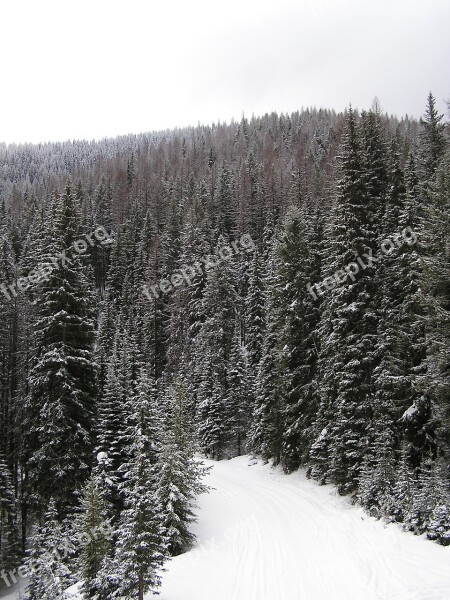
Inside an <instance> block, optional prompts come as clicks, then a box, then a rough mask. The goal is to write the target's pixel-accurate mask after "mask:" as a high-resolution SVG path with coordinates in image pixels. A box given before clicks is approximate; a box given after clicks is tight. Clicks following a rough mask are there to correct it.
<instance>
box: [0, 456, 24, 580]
mask: <svg viewBox="0 0 450 600" xmlns="http://www.w3.org/2000/svg"><path fill="white" fill-rule="evenodd" d="M20 554H21V553H20V544H19V532H18V529H17V507H16V498H15V496H14V488H13V483H12V477H11V473H10V471H9V468H8V466H7V465H6V462H5V460H4V458H3V456H2V454H0V569H2V570H3V569H4V570H5V571H12V570H13V569H15V568H16V567H17V565H18V563H19V560H20Z"/></svg>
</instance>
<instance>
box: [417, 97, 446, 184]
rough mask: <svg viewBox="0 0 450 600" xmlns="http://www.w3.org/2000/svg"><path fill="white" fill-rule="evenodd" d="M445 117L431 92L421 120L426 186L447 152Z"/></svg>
mask: <svg viewBox="0 0 450 600" xmlns="http://www.w3.org/2000/svg"><path fill="white" fill-rule="evenodd" d="M442 119H443V115H440V114H439V111H438V110H437V108H436V99H435V98H434V96H433V94H432V93H431V92H430V93H429V94H428V98H427V106H426V110H425V114H424V115H423V117H422V119H421V120H420V124H421V125H422V130H421V132H420V146H419V147H420V171H421V179H422V181H423V183H424V184H426V183H428V182H429V181H430V180H431V178H432V177H433V175H434V173H435V171H436V169H437V168H438V166H439V163H440V161H441V160H442V158H443V156H444V152H445V145H446V141H445V133H444V130H445V125H444V124H443V123H442V122H441V121H442Z"/></svg>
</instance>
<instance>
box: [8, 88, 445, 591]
mask: <svg viewBox="0 0 450 600" xmlns="http://www.w3.org/2000/svg"><path fill="white" fill-rule="evenodd" d="M244 455H250V456H251V457H253V458H254V459H256V460H259V461H262V462H264V463H269V464H271V465H275V466H278V468H279V469H282V470H283V471H284V472H285V473H286V476H287V474H291V473H294V472H296V471H298V470H299V469H300V470H303V471H304V473H305V475H306V477H307V478H310V479H311V481H313V482H316V483H317V485H325V484H332V485H333V486H335V488H336V490H337V494H338V495H342V496H343V497H347V498H348V499H349V501H350V502H351V503H353V504H355V505H357V506H359V507H363V508H364V510H365V511H366V514H367V518H375V519H379V520H384V521H385V522H391V523H396V524H397V525H398V526H400V527H401V528H403V529H404V530H405V533H402V535H404V536H411V537H414V536H422V537H425V538H428V539H429V540H430V541H429V542H427V544H429V545H433V544H438V545H441V546H448V545H450V470H449V465H450V135H449V128H448V118H447V117H446V116H445V115H442V114H440V112H439V110H438V109H437V108H436V102H435V98H434V97H433V95H432V94H431V93H430V95H429V96H428V98H424V102H423V116H422V118H421V119H415V118H411V117H408V116H403V117H401V116H398V117H395V116H389V115H387V114H385V113H384V112H383V111H382V110H381V108H380V106H379V103H378V101H376V100H375V101H374V103H373V105H372V107H371V108H370V109H367V110H363V111H358V110H356V109H354V108H352V107H351V106H349V107H348V108H347V109H346V111H345V112H344V113H337V112H335V111H333V110H325V109H320V110H319V109H308V110H306V109H303V110H301V111H298V112H294V113H292V114H286V113H281V114H276V113H272V114H265V115H264V116H253V117H252V118H246V117H242V118H241V119H240V120H236V121H231V123H228V124H223V123H217V124H212V125H208V126H207V125H198V126H197V127H189V128H185V129H176V130H167V131H161V132H158V133H147V134H139V135H127V136H122V137H117V138H107V139H103V140H101V141H92V142H87V141H78V142H58V143H42V144H35V145H32V144H19V145H17V144H9V145H6V144H0V577H1V579H0V583H1V584H2V585H3V584H6V585H10V583H11V581H14V582H15V580H17V579H18V578H20V577H22V578H24V579H25V578H26V581H27V586H26V590H25V592H24V595H23V598H24V599H26V600H62V599H63V598H65V597H66V596H65V595H64V593H65V590H66V589H68V588H70V587H71V586H73V585H74V584H79V585H80V594H81V596H80V597H82V598H83V599H85V600H88V599H89V600H114V599H123V600H124V599H130V600H131V599H138V600H142V599H143V598H144V596H145V595H147V594H152V593H153V592H155V593H157V592H158V589H159V588H160V585H161V579H162V578H163V577H164V570H165V568H166V565H167V564H168V563H169V562H170V559H171V557H177V556H180V555H181V554H183V553H185V552H186V551H187V550H189V549H190V548H192V546H193V545H194V544H195V535H194V533H193V532H192V525H193V524H194V523H195V521H196V519H197V518H198V517H197V513H196V502H197V498H198V497H199V495H203V494H208V493H209V492H210V489H209V487H208V485H207V479H205V475H206V474H207V473H208V471H209V469H210V467H208V464H209V462H210V460H214V461H228V460H230V459H233V458H235V457H239V456H244ZM283 477H284V475H283ZM361 597H363V596H361ZM296 598H297V596H296ZM230 600H232V599H230ZM248 600H256V598H249V599H248ZM259 600H264V599H263V598H259ZM286 600H290V599H286ZM306 600H315V599H314V598H308V599H306Z"/></svg>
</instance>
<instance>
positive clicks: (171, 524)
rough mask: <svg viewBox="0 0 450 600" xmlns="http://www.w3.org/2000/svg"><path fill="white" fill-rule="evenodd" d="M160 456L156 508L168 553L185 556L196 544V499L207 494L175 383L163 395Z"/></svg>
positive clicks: (181, 394)
mask: <svg viewBox="0 0 450 600" xmlns="http://www.w3.org/2000/svg"><path fill="white" fill-rule="evenodd" d="M164 410H165V419H164V428H163V437H162V444H161V453H160V455H159V461H158V465H157V468H156V469H157V479H158V493H157V495H158V504H159V506H160V507H161V511H162V524H163V529H164V538H165V541H166V544H167V549H168V552H169V554H170V555H171V556H177V555H178V554H182V553H183V552H186V551H187V550H188V549H189V548H190V546H191V545H192V543H193V542H194V540H195V536H194V535H193V534H192V533H191V531H190V530H189V526H190V525H191V524H192V523H193V522H195V520H196V518H195V514H194V512H193V509H194V507H195V497H196V496H197V495H198V494H200V493H202V492H204V491H206V489H207V488H206V487H205V486H204V485H203V484H202V482H201V479H202V477H203V475H204V474H205V469H204V468H203V466H202V463H201V462H198V461H197V460H196V459H195V458H194V451H195V448H196V445H195V442H194V439H193V428H192V424H191V421H190V417H189V412H188V407H187V406H186V399H185V392H184V388H183V386H182V385H181V383H180V382H179V381H176V382H175V383H174V385H173V386H171V387H170V388H169V389H168V390H167V392H166V398H165V401H164Z"/></svg>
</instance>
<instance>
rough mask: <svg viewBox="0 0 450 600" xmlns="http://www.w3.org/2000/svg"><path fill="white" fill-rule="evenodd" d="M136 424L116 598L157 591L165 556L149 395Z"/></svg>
mask: <svg viewBox="0 0 450 600" xmlns="http://www.w3.org/2000/svg"><path fill="white" fill-rule="evenodd" d="M134 414H135V419H136V422H135V425H134V427H133V434H132V438H131V440H132V441H131V445H130V448H129V456H130V461H129V462H128V463H127V464H126V465H125V469H126V477H125V480H124V482H123V484H122V486H121V490H122V493H123V495H124V498H125V508H124V510H123V511H122V513H121V518H120V523H119V527H118V529H117V542H116V551H115V554H114V560H113V563H112V565H111V567H110V568H109V571H110V573H111V575H110V578H112V577H114V579H115V580H116V582H117V590H116V591H115V592H114V593H113V597H120V598H129V599H130V600H131V599H134V598H136V597H137V598H138V599H139V600H143V598H144V594H145V593H146V592H147V591H149V590H151V591H152V592H155V591H156V588H158V587H159V585H160V571H161V569H162V565H163V562H164V559H165V555H166V545H165V540H164V528H163V525H162V517H161V514H162V512H161V506H160V504H159V502H158V498H157V492H156V472H155V465H154V462H153V461H154V450H153V447H152V444H153V440H152V439H150V437H149V432H150V431H151V430H152V423H151V422H149V418H151V415H152V410H151V407H150V406H149V398H148V397H147V395H146V394H143V393H141V394H139V395H138V397H137V398H136V402H135V406H134Z"/></svg>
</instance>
